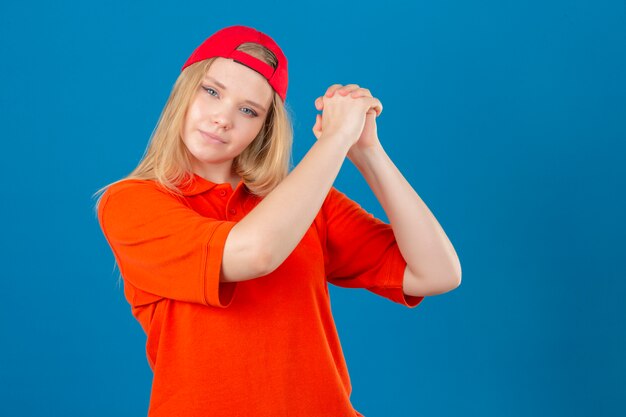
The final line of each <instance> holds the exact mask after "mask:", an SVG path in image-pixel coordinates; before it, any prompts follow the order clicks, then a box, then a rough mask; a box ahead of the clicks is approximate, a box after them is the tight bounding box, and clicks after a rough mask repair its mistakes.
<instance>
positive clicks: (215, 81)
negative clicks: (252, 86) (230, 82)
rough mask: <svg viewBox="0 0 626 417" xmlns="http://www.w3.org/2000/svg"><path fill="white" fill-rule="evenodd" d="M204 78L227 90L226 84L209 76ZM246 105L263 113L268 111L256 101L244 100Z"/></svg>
mask: <svg viewBox="0 0 626 417" xmlns="http://www.w3.org/2000/svg"><path fill="white" fill-rule="evenodd" d="M204 78H206V79H207V80H211V81H213V82H214V83H215V84H216V85H217V86H218V87H219V88H221V89H222V90H226V86H225V85H224V84H222V83H221V82H219V81H217V80H216V79H215V78H213V77H210V76H208V75H207V76H205V77H204ZM244 103H248V104H250V105H252V106H254V107H256V108H257V109H259V110H261V111H263V112H265V113H267V110H266V109H265V108H264V107H263V106H261V105H260V104H259V103H255V102H254V101H252V100H244Z"/></svg>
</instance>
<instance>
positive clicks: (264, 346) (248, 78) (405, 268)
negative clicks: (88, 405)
mask: <svg viewBox="0 0 626 417" xmlns="http://www.w3.org/2000/svg"><path fill="white" fill-rule="evenodd" d="M287 80H288V74H287V59H286V58H285V56H284V54H283V52H282V51H281V49H280V48H279V47H278V45H277V44H276V43H275V42H274V41H273V39H271V38H270V37H269V36H267V35H265V34H264V33H261V32H259V31H257V30H256V29H253V28H250V27H246V26H231V27H227V28H224V29H221V30H220V31H218V32H216V33H214V34H213V35H212V36H210V37H209V38H208V39H207V40H205V41H204V42H203V43H202V44H201V45H200V46H199V47H198V48H197V49H196V50H195V51H194V53H193V54H192V55H191V56H190V57H189V59H188V60H187V62H186V63H185V65H184V66H183V69H182V71H181V74H180V75H179V77H178V79H177V80H176V83H175V85H174V87H173V90H172V92H171V95H170V97H169V99H168V101H167V103H166V105H165V108H164V109H163V112H162V114H161V117H160V119H159V121H158V123H157V126H156V129H155V130H154V132H153V135H152V137H151V140H150V143H149V145H148V148H147V150H146V153H145V155H144V157H143V158H142V160H141V162H140V163H139V165H138V166H137V167H136V168H135V169H134V170H133V171H132V172H131V173H130V174H129V175H128V176H126V177H125V178H123V179H121V180H119V181H116V182H114V183H112V184H109V185H108V186H106V187H104V188H103V189H101V190H99V191H98V193H100V192H102V191H104V192H103V193H102V195H101V196H100V198H99V199H98V202H97V205H96V210H97V215H98V220H99V223H100V226H101V228H102V230H103V233H104V235H105V238H106V240H107V242H108V244H109V245H110V246H111V249H112V251H113V254H114V256H115V260H116V263H117V265H118V266H119V269H120V273H121V276H122V277H123V279H124V293H125V296H126V298H127V300H128V302H129V304H130V306H131V311H132V314H133V315H134V316H135V317H136V319H137V320H138V321H139V323H140V324H141V326H142V327H143V329H144V330H145V332H146V335H147V344H146V353H147V357H148V362H149V365H150V367H151V369H152V370H153V372H154V379H153V384H152V392H151V397H150V404H149V411H148V415H149V416H152V417H157V416H168V417H170V416H178V415H180V416H187V417H192V416H208V415H211V416H255V417H261V416H268V417H269V416H271V417H276V416H287V415H290V416H291V415H293V416H299V417H304V416H334V417H338V416H359V415H361V414H359V412H358V411H356V410H355V409H354V408H353V407H352V405H351V403H350V398H349V397H350V392H351V385H350V378H349V375H348V370H347V367H346V362H345V360H344V357H343V354H342V350H341V345H340V342H339V338H338V335H337V331H336V328H335V325H334V322H333V317H332V313H331V308H330V300H329V295H328V282H330V283H332V284H334V285H338V286H342V287H350V288H365V289H367V290H369V291H372V292H373V293H376V294H378V295H381V296H383V297H385V298H388V299H390V300H392V301H394V302H397V303H400V304H402V305H405V306H407V307H415V306H417V305H418V304H419V303H420V302H421V301H422V300H423V298H424V297H425V296H427V295H435V294H441V293H444V292H447V291H450V290H452V289H453V288H455V287H457V286H458V285H459V283H460V279H461V268H460V265H459V261H458V258H457V256H456V253H455V251H454V249H453V247H452V245H451V243H450V242H449V241H448V239H447V238H446V235H445V233H444V231H443V230H442V228H441V227H440V226H439V224H438V223H437V221H436V219H435V218H434V216H433V215H432V214H431V213H430V211H429V210H428V208H427V207H426V205H425V204H424V203H423V202H422V201H421V199H420V198H419V197H418V195H417V194H416V193H415V191H414V190H413V189H412V188H411V186H410V184H409V183H408V182H407V181H406V180H405V179H404V178H403V176H402V175H401V174H400V172H399V171H398V170H397V169H396V167H395V166H394V165H393V163H392V162H391V160H390V159H389V158H388V156H387V155H386V154H385V152H384V150H383V148H382V146H381V143H380V141H379V139H378V137H377V134H376V117H377V116H379V115H380V113H381V111H382V104H381V103H380V101H379V100H378V99H376V98H374V97H373V96H372V95H371V93H370V91H369V90H367V89H365V88H360V87H359V86H358V85H355V84H348V85H345V86H344V85H340V84H334V85H332V86H331V87H329V88H328V90H327V91H326V93H325V94H324V96H322V97H319V98H317V99H316V100H315V105H316V108H317V109H318V110H319V111H322V114H321V115H320V114H318V115H317V119H316V122H315V124H314V126H313V133H314V134H315V136H316V138H317V141H316V143H315V144H314V145H313V146H312V147H311V149H310V150H309V151H308V153H307V154H306V155H305V156H304V158H303V159H302V161H301V162H300V163H299V164H298V165H297V166H296V167H295V168H293V169H292V170H291V172H289V169H290V166H289V164H290V157H291V142H292V127H291V123H290V121H289V116H288V112H287V110H286V108H285V98H286V92H287ZM346 156H347V157H349V159H350V160H351V161H352V162H353V163H354V164H355V165H356V166H357V167H358V169H359V170H360V172H362V173H363V175H364V176H365V179H366V180H367V182H368V183H369V185H370V186H371V187H372V190H373V191H374V193H375V195H376V196H377V198H378V200H379V201H380V203H381V204H382V206H383V208H384V210H385V212H386V213H387V214H388V217H389V220H390V222H391V224H387V223H384V222H382V221H381V220H379V219H377V218H375V217H373V216H372V215H371V214H369V213H368V212H366V211H365V210H363V209H362V208H361V206H359V205H358V204H357V203H356V202H354V201H352V200H350V199H349V198H348V197H347V196H346V195H345V194H343V193H341V192H340V191H338V190H337V189H336V188H335V187H333V186H332V185H333V182H334V180H335V178H336V177H337V174H338V173H339V170H340V168H341V165H342V163H343V162H344V160H345V158H346ZM374 353H375V352H372V354H374Z"/></svg>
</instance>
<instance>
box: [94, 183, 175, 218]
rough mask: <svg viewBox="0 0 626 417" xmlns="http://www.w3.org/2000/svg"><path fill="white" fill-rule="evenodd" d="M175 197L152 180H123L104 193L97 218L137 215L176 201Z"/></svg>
mask: <svg viewBox="0 0 626 417" xmlns="http://www.w3.org/2000/svg"><path fill="white" fill-rule="evenodd" d="M176 198H177V197H176V195H175V194H174V193H172V192H171V191H169V190H167V189H166V188H165V187H164V186H162V185H161V184H160V183H158V182H157V181H154V180H139V179H125V180H122V181H119V182H116V183H113V184H111V185H110V186H109V187H108V188H107V189H106V191H104V193H102V198H101V201H100V204H99V206H98V217H99V218H100V219H102V217H103V215H104V213H105V212H106V213H107V217H110V216H111V215H112V214H114V213H115V214H130V215H132V214H133V213H135V214H137V213H138V212H145V211H146V210H147V209H152V210H154V209H156V208H157V207H158V206H159V205H161V204H163V203H164V202H167V201H172V200H173V199H176Z"/></svg>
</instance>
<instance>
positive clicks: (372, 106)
mask: <svg viewBox="0 0 626 417" xmlns="http://www.w3.org/2000/svg"><path fill="white" fill-rule="evenodd" d="M363 98H364V99H367V104H368V105H369V107H368V109H367V111H370V110H374V111H376V117H378V116H380V114H381V113H382V112H383V103H381V102H380V100H379V99H377V98H374V97H363Z"/></svg>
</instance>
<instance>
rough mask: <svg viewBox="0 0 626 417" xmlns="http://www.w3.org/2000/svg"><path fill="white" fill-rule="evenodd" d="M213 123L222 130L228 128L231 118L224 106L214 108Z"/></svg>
mask: <svg viewBox="0 0 626 417" xmlns="http://www.w3.org/2000/svg"><path fill="white" fill-rule="evenodd" d="M213 125H214V126H218V127H222V128H223V129H224V130H227V129H230V127H231V126H230V125H231V119H230V115H229V114H228V110H227V109H225V108H219V109H216V111H215V112H214V114H213Z"/></svg>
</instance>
